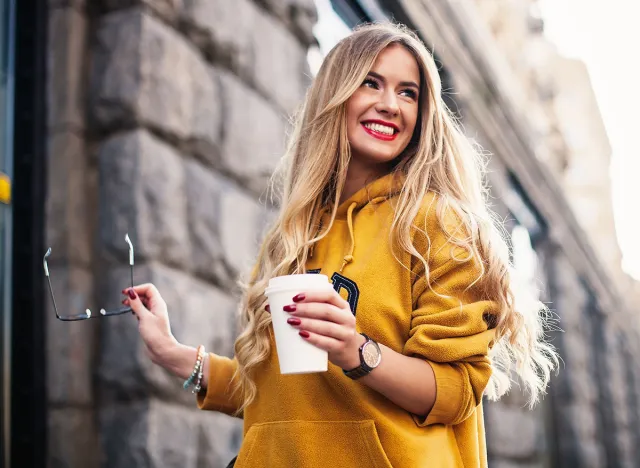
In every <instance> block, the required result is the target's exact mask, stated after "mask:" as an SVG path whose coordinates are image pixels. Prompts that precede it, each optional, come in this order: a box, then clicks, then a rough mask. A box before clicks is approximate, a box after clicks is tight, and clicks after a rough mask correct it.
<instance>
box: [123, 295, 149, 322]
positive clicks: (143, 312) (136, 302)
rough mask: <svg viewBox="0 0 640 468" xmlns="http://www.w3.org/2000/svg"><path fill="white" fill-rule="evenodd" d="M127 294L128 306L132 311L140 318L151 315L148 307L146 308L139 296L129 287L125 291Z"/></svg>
mask: <svg viewBox="0 0 640 468" xmlns="http://www.w3.org/2000/svg"><path fill="white" fill-rule="evenodd" d="M127 295H128V296H129V307H131V310H133V313H134V314H136V316H137V317H138V318H140V319H144V318H145V317H148V316H151V315H153V314H152V313H151V312H150V311H149V309H147V308H146V307H145V306H144V304H143V303H142V301H141V300H140V296H138V294H137V293H136V292H135V290H133V289H129V290H128V291H127Z"/></svg>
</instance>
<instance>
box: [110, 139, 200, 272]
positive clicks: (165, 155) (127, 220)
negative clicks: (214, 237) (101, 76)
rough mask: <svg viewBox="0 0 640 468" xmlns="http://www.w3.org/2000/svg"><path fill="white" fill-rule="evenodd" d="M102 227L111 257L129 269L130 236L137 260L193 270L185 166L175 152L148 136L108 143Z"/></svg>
mask: <svg viewBox="0 0 640 468" xmlns="http://www.w3.org/2000/svg"><path fill="white" fill-rule="evenodd" d="M98 159H99V174H100V177H99V203H98V205H99V226H100V236H101V241H102V246H103V247H104V250H105V253H108V254H117V255H118V257H117V258H116V259H114V261H115V262H116V264H117V265H126V264H127V263H126V262H127V253H128V245H127V244H126V242H125V241H124V237H125V234H127V233H129V236H130V237H131V240H132V242H133V245H134V250H135V254H136V259H137V260H141V259H157V260H162V261H163V262H165V263H167V264H169V265H177V266H182V267H187V266H188V264H189V260H190V250H189V249H190V247H189V234H188V229H187V202H186V195H185V189H184V165H183V161H182V158H181V156H180V154H178V153H177V152H176V151H175V150H174V149H173V148H172V147H171V146H169V145H167V144H165V143H163V142H161V141H160V140H158V139H156V138H155V137H153V136H152V135H150V134H149V133H148V132H146V131H144V130H136V131H133V132H127V133H122V134H118V135H116V136H114V137H112V138H110V139H108V140H106V141H105V142H103V143H102V145H101V146H100V148H99V149H98Z"/></svg>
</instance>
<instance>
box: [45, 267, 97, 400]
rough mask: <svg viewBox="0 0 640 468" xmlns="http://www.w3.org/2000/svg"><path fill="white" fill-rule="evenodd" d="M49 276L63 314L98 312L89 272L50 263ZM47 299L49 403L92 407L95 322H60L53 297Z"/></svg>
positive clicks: (59, 311)
mask: <svg viewBox="0 0 640 468" xmlns="http://www.w3.org/2000/svg"><path fill="white" fill-rule="evenodd" d="M49 274H50V278H51V285H52V288H53V292H54V294H55V298H56V306H57V308H58V313H59V314H60V315H70V314H77V313H80V312H84V310H85V309H87V308H90V309H91V310H92V312H94V313H96V312H97V310H96V307H95V305H94V304H93V303H92V302H93V295H92V292H93V285H92V275H91V273H90V272H89V271H87V270H85V269H81V268H78V267H75V266H54V265H53V264H51V265H49ZM43 286H44V285H43ZM44 287H46V288H48V286H44ZM47 292H48V291H47ZM46 299H47V300H46V306H47V307H46V310H45V312H44V313H45V314H46V316H45V317H43V318H44V319H45V320H46V324H47V356H49V359H48V362H47V365H48V371H47V392H48V396H47V398H48V401H49V403H50V404H52V405H56V406H57V407H60V406H62V405H75V406H88V405H91V404H93V403H94V395H93V388H92V380H91V379H92V374H91V369H92V364H93V361H94V359H95V349H94V345H93V343H94V342H95V338H96V331H97V324H96V320H84V321H80V322H74V323H64V322H61V321H59V320H58V319H57V318H56V315H55V311H54V308H53V303H52V302H51V299H50V297H47V298H46ZM98 310H99V308H98Z"/></svg>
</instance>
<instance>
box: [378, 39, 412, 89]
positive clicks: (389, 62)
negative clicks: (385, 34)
mask: <svg viewBox="0 0 640 468" xmlns="http://www.w3.org/2000/svg"><path fill="white" fill-rule="evenodd" d="M371 71H373V72H376V73H378V74H380V75H382V76H384V77H385V79H387V80H390V81H391V80H395V81H409V80H410V81H414V82H416V83H418V84H419V83H420V70H419V68H418V63H417V62H416V58H415V57H414V56H413V54H412V53H411V52H409V51H408V50H407V49H406V48H405V47H404V46H402V45H400V44H391V45H389V46H387V47H386V48H385V49H383V50H382V52H380V53H379V54H378V57H377V58H376V61H375V63H374V64H373V67H371Z"/></svg>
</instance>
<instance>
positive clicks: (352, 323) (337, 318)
mask: <svg viewBox="0 0 640 468" xmlns="http://www.w3.org/2000/svg"><path fill="white" fill-rule="evenodd" d="M284 310H285V312H288V313H289V314H290V315H291V317H289V319H288V320H287V322H288V323H289V325H291V326H292V327H294V328H296V329H298V330H299V333H300V336H302V337H303V338H304V339H305V340H306V341H308V342H309V343H311V344H313V345H315V346H317V347H318V348H321V349H324V350H325V351H327V352H328V353H329V361H331V362H332V363H333V364H335V365H336V366H339V367H341V368H342V369H346V370H349V369H353V368H355V367H358V366H359V365H360V356H359V354H358V348H359V347H360V346H361V345H362V343H364V341H365V340H364V337H363V336H362V335H360V334H359V333H357V332H356V318H355V316H354V315H353V313H352V312H351V308H350V306H349V303H348V302H347V301H345V300H344V299H343V298H342V297H341V296H340V295H339V294H338V293H337V292H336V291H334V290H332V291H313V292H306V293H302V294H298V295H297V296H295V297H293V298H292V302H291V304H290V305H288V306H286V307H285V308H284Z"/></svg>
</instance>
